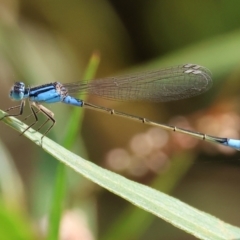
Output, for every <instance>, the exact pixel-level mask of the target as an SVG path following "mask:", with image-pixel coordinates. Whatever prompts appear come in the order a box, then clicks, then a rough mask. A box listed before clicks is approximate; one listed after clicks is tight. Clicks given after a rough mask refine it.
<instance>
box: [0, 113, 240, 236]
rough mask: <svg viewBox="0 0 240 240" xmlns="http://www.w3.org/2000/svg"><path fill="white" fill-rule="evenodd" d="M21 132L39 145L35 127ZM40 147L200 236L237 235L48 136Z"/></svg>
mask: <svg viewBox="0 0 240 240" xmlns="http://www.w3.org/2000/svg"><path fill="white" fill-rule="evenodd" d="M3 116H4V112H2V111H0V118H2V117H3ZM3 122H5V123H6V124H7V125H9V126H11V127H12V128H14V129H16V130H17V131H22V130H23V129H24V128H25V127H26V125H25V124H23V123H22V122H20V121H19V120H17V119H15V118H12V117H10V118H4V119H3ZM24 135H25V136H26V137H27V138H29V139H30V140H31V141H33V142H35V143H36V144H37V145H39V146H40V145H41V134H40V133H38V132H36V131H35V130H33V129H30V130H29V131H27V132H26V133H25V134H24ZM42 148H43V150H45V151H46V152H48V153H49V154H51V155H52V156H53V157H55V158H56V159H58V160H59V161H61V162H62V163H64V164H66V165H67V166H69V167H70V168H72V169H74V170H75V171H76V172H78V173H80V174H82V175H83V176H85V177H86V178H88V179H89V180H91V181H93V182H95V183H96V184H98V185H100V186H101V187H104V188H105V189H107V190H109V191H110V192H112V193H114V194H116V195H118V196H120V197H122V198H124V199H125V200H127V201H129V202H131V203H132V204H134V205H136V206H138V207H140V208H142V209H144V210H145V211H148V212H150V213H152V214H154V215H156V216H158V217H159V218H162V219H164V220H165V221H167V222H169V223H171V224H172V225H174V226H176V227H178V228H180V229H182V230H184V231H186V232H188V233H190V234H192V235H194V236H196V237H198V238H200V239H208V240H210V239H219V240H220V239H239V238H240V229H239V228H237V227H234V226H231V225H230V224H227V223H225V222H223V221H221V220H220V219H218V218H215V217H213V216H211V215H209V214H207V213H204V212H202V211H199V210H197V209H195V208H193V207H191V206H189V205H187V204H185V203H183V202H181V201H179V200H178V199H175V198H173V197H171V196H168V195H166V194H164V193H161V192H159V191H156V190H155V189H152V188H150V187H147V186H144V185H142V184H139V183H136V182H133V181H130V180H128V179H126V178H124V177H122V176H120V175H118V174H115V173H113V172H111V171H108V170H106V169H103V168H101V167H99V166H97V165H95V164H93V163H92V162H89V161H87V160H85V159H83V158H81V157H79V156H77V155H76V154H74V153H72V152H70V151H68V150H67V149H65V148H63V147H62V146H60V145H58V144H56V143H55V142H53V141H52V140H50V139H48V138H47V137H45V138H44V139H43V143H42Z"/></svg>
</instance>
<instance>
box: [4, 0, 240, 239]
mask: <svg viewBox="0 0 240 240" xmlns="http://www.w3.org/2000/svg"><path fill="white" fill-rule="evenodd" d="M239 9H240V2H239V1H237V0H232V1H221V0H219V1H215V0H208V1H207V0H203V1H190V0H182V1H176V0H172V1H154V0H148V1H143V0H138V1H137V0H135V1H134V0H133V1H117V0H108V1H107V0H101V1H94V0H92V1H80V0H78V1H77V0H69V1H63V0H59V1H53V0H48V1H46V0H42V1H39V0H36V1H30V0H22V1H18V0H1V1H0V84H1V90H0V92H1V94H0V108H1V109H7V108H8V107H11V106H14V105H16V103H14V102H12V101H11V100H10V99H9V97H8V95H9V90H10V88H11V86H12V85H13V83H14V82H15V81H19V80H21V81H24V82H25V83H26V84H27V85H30V86H34V85H38V84H44V83H48V82H53V81H60V82H63V83H65V82H74V81H80V80H82V79H83V77H84V73H85V70H86V68H87V66H88V63H89V60H90V58H91V57H92V55H93V54H95V55H96V54H97V55H98V56H99V57H100V64H99V67H98V70H97V72H96V76H95V78H102V77H107V76H114V75H119V74H122V73H124V72H131V71H136V70H137V71H141V70H146V69H156V68H164V67H168V66H172V65H177V64H183V63H196V64H199V65H203V66H205V67H207V68H208V69H210V71H211V73H212V78H213V83H214V84H213V87H212V88H211V89H210V90H209V91H208V92H207V93H205V94H202V95H201V96H198V97H195V98H191V99H186V100H181V101H177V102H169V103H159V104H152V103H125V102H113V101H107V100H104V99H100V98H97V97H94V96H88V97H87V101H88V102H91V103H94V104H98V105H101V106H105V107H109V108H114V109H116V110H119V111H123V112H126V113H131V114H134V115H137V116H143V117H146V118H148V119H151V120H153V121H158V122H162V123H168V124H171V125H176V126H179V127H184V128H187V129H195V130H197V131H200V132H204V133H207V134H210V135H214V136H219V137H229V138H236V139H238V138H240V125H239V123H240V115H239V113H240V107H239V100H240V98H239V88H240V81H239V80H240V70H239V69H240V68H239V67H240V57H239V56H240V15H239ZM48 107H49V109H50V110H51V111H54V113H55V118H56V120H57V124H56V126H55V128H54V130H52V131H51V133H50V134H49V136H48V137H50V138H51V139H53V140H55V141H56V142H58V143H59V144H61V143H62V141H63V139H64V136H65V134H66V132H65V126H66V122H67V121H68V116H69V115H70V114H71V112H72V110H73V108H72V107H71V106H65V105H63V104H55V105H50V106H48ZM26 111H27V110H26ZM79 111H84V120H83V123H82V130H81V131H79V133H78V138H77V139H76V141H75V145H74V148H73V149H70V150H72V151H73V152H75V153H76V154H78V155H80V156H82V157H84V158H86V159H89V160H91V161H92V162H94V163H96V164H97V165H99V166H102V167H104V168H107V169H110V170H112V171H114V172H117V173H119V174H121V175H123V176H126V177H127V178H130V179H132V180H135V181H138V182H140V183H143V184H146V185H148V186H152V187H154V188H155V189H158V190H160V191H164V192H166V193H167V194H169V195H172V196H174V197H176V198H178V199H180V200H181V201H184V202H185V203H187V204H189V205H191V206H193V207H196V208H198V209H200V210H202V211H205V212H208V213H209V214H212V215H214V216H216V217H218V218H220V219H222V220H224V221H226V222H228V223H230V224H233V225H236V226H240V216H239V212H238V211H236V209H239V202H240V191H239V190H240V188H239V181H240V161H239V160H240V155H239V153H238V152H237V151H235V150H233V149H230V148H227V147H222V146H218V145H214V144H209V143H204V142H200V141H198V140H195V139H193V138H190V137H188V136H184V135H182V134H178V133H169V132H166V131H163V130H161V129H159V128H152V127H149V126H146V125H143V124H140V123H139V124H138V123H136V122H134V121H133V122H132V121H129V120H126V119H121V118H117V117H114V116H113V117H110V116H109V115H107V114H102V113H99V112H94V111H91V110H84V109H79ZM0 148H1V149H0V184H1V195H0V197H1V200H0V205H1V206H0V211H1V212H2V213H1V214H2V216H4V217H2V219H4V218H5V219H21V221H19V222H17V220H16V223H15V222H14V221H13V222H14V224H13V227H12V229H13V228H14V229H15V232H18V231H20V230H19V229H24V227H23V226H21V224H23V223H26V225H27V226H28V231H29V236H30V237H29V239H33V238H32V236H35V237H36V236H38V237H36V238H35V239H37V238H39V239H43V238H44V236H46V235H47V230H46V228H47V227H46V226H47V220H46V219H47V216H48V215H49V209H50V207H51V202H52V197H53V191H54V180H55V175H56V168H57V165H58V161H56V160H55V159H53V158H52V157H51V156H49V155H48V154H47V153H45V152H44V151H43V150H42V149H41V148H39V147H38V146H36V145H35V144H33V143H32V142H30V141H29V140H28V139H26V138H25V137H19V134H18V133H17V132H15V131H13V130H12V129H10V128H8V127H7V126H6V125H5V124H3V123H1V124H0ZM20 222H21V224H20ZM2 224H6V222H4V220H2ZM13 232H14V231H13ZM146 237H147V238H148V239H195V238H194V237H193V236H190V235H188V234H186V233H184V232H183V231H181V230H179V229H176V228H175V227H173V226H172V225H170V224H168V223H166V222H164V221H163V220H161V219H158V218H157V217H155V216H153V215H151V214H149V213H145V212H143V211H142V210H139V209H137V208H136V207H134V206H132V205H131V204H130V203H128V202H126V201H124V200H122V199H121V198H119V197H118V196H115V195H113V194H112V193H109V192H107V191H106V190H104V189H101V188H100V187H98V186H96V185H95V184H93V183H91V182H89V181H88V180H86V179H83V178H81V176H78V175H77V174H75V173H74V172H73V171H71V170H68V182H67V195H66V199H65V206H64V212H63V217H62V221H61V229H60V239H103V240H105V239H146ZM8 239H9V238H8ZM13 239H14V238H13Z"/></svg>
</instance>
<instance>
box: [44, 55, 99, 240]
mask: <svg viewBox="0 0 240 240" xmlns="http://www.w3.org/2000/svg"><path fill="white" fill-rule="evenodd" d="M99 59H100V58H99V55H98V54H97V53H94V54H93V55H92V57H91V59H90V62H89V65H88V68H87V70H86V72H85V74H84V78H83V80H88V79H92V78H93V77H94V75H95V73H96V70H97V68H98V65H99ZM82 119H83V111H79V109H78V108H74V109H73V111H72V113H71V116H70V118H69V119H68V123H69V124H68V126H66V136H65V137H64V140H63V146H64V147H66V148H68V149H69V148H71V147H72V146H73V144H74V142H75V140H76V137H77V135H78V133H79V131H80V128H81V125H82V124H81V123H82ZM65 167H66V166H65V165H64V164H62V163H59V165H58V168H57V174H56V183H55V188H54V194H53V201H52V206H51V211H50V216H49V229H48V238H47V239H48V240H54V239H58V238H59V237H58V235H59V227H60V221H61V216H62V210H63V204H64V200H65V195H66V178H67V176H66V169H65Z"/></svg>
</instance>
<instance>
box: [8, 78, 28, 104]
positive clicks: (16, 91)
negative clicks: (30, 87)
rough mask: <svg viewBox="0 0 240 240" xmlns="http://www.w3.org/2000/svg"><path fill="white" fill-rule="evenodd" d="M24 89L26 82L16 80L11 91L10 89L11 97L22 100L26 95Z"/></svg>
mask: <svg viewBox="0 0 240 240" xmlns="http://www.w3.org/2000/svg"><path fill="white" fill-rule="evenodd" d="M24 91H25V84H24V83H23V82H16V83H15V84H14V85H13V87H12V89H11V91H10V94H9V96H10V98H11V99H13V100H16V101H20V100H22V99H23V97H24Z"/></svg>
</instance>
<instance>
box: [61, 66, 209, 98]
mask: <svg viewBox="0 0 240 240" xmlns="http://www.w3.org/2000/svg"><path fill="white" fill-rule="evenodd" d="M211 85H212V79H211V73H210V71H209V70H208V69H206V68H205V67H202V66H199V65H196V64H185V65H179V66H175V67H170V68H166V69H161V70H155V71H148V72H142V73H136V74H130V75H124V76H119V77H109V78H104V79H97V80H93V81H91V82H89V81H83V82H76V83H68V84H64V87H65V88H66V89H67V90H68V93H69V95H73V94H76V93H79V92H82V93H88V94H93V95H97V96H100V97H103V98H107V99H111V100H118V101H153V102H165V101H172V100H178V99H183V98H189V97H193V96H196V95H199V94H202V93H203V92H205V91H207V90H208V89H209V88H210V87H211Z"/></svg>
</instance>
